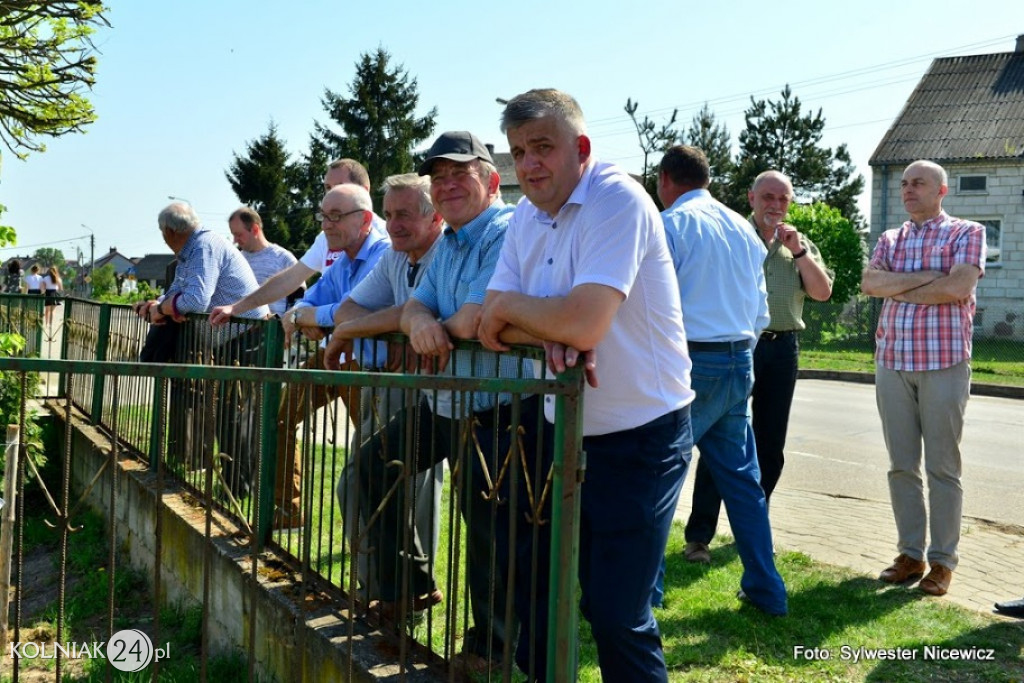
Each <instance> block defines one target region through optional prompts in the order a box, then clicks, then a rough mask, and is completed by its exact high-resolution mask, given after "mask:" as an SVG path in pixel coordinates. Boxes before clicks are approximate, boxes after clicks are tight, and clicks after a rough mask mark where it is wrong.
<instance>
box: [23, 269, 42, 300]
mask: <svg viewBox="0 0 1024 683" xmlns="http://www.w3.org/2000/svg"><path fill="white" fill-rule="evenodd" d="M25 287H26V289H27V291H28V293H29V294H42V293H43V276H42V275H40V274H39V266H36V265H33V266H32V267H31V268H29V271H28V275H26V276H25Z"/></svg>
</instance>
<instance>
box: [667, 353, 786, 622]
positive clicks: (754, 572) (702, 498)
mask: <svg viewBox="0 0 1024 683" xmlns="http://www.w3.org/2000/svg"><path fill="white" fill-rule="evenodd" d="M690 360H691V361H692V362H693V370H692V371H691V373H690V378H691V380H690V381H691V386H692V387H693V390H694V391H695V392H696V393H697V398H696V399H695V400H694V402H693V405H692V406H691V408H692V411H693V436H694V442H695V443H696V444H697V448H698V449H699V450H700V461H699V465H698V467H697V472H698V474H697V478H696V479H695V480H694V489H693V509H692V512H691V514H690V519H689V520H688V521H687V524H686V539H687V541H700V542H702V543H707V542H709V541H710V540H711V538H712V537H713V536H714V530H715V524H716V523H717V518H718V509H719V506H720V502H719V501H720V500H721V501H724V502H725V509H726V510H727V511H728V513H729V522H730V525H731V526H732V531H733V535H734V536H735V538H736V550H737V551H738V552H739V555H740V560H741V561H742V562H743V578H742V579H741V580H740V587H741V588H742V589H743V592H744V593H746V594H747V597H748V598H750V600H751V601H752V602H753V603H754V604H756V605H757V606H758V607H760V608H761V609H762V610H764V611H765V612H768V613H770V614H785V613H786V611H787V604H786V603H787V601H786V586H785V584H784V583H783V581H782V577H781V576H779V572H778V570H777V569H776V568H775V556H774V551H773V549H772V530H771V525H770V524H769V521H768V503H767V501H766V499H765V495H764V491H763V490H762V489H761V484H760V479H761V472H760V469H759V468H758V463H757V449H756V446H755V445H754V430H753V428H752V427H751V423H750V414H749V412H748V410H747V399H748V398H749V397H750V392H751V389H752V387H753V383H754V371H753V354H752V353H751V352H750V351H749V350H743V351H741V350H734V351H723V352H707V351H691V352H690ZM702 470H703V476H701V475H702ZM719 496H721V497H720V498H719ZM709 510H710V511H713V513H714V514H713V517H711V525H710V529H707V528H706V526H705V525H706V522H707V520H708V517H709V515H707V514H705V511H709Z"/></svg>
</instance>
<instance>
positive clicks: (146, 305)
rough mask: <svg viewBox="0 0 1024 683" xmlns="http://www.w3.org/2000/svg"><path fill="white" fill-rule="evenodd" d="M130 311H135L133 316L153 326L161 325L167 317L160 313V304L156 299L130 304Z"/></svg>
mask: <svg viewBox="0 0 1024 683" xmlns="http://www.w3.org/2000/svg"><path fill="white" fill-rule="evenodd" d="M132 310H133V311H135V315H137V316H139V317H140V318H142V319H143V320H145V321H146V322H149V323H152V324H154V325H163V324H164V323H166V322H167V318H168V317H169V316H166V315H164V314H163V313H161V312H160V302H159V301H157V300H156V299H150V300H149V301H136V302H135V303H134V304H132Z"/></svg>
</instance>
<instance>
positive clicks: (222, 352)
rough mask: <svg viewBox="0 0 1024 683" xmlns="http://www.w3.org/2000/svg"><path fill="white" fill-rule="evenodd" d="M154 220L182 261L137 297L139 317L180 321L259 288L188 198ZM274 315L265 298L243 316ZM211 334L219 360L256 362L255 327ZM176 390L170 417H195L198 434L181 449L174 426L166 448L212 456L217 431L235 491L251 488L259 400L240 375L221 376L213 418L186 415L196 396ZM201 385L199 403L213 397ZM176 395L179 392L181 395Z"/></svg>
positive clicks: (195, 459) (198, 458) (188, 455)
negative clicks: (152, 292) (161, 284)
mask: <svg viewBox="0 0 1024 683" xmlns="http://www.w3.org/2000/svg"><path fill="white" fill-rule="evenodd" d="M157 224H158V225H159V227H160V232H161V233H162V235H163V238H164V242H166V243H167V246H168V247H170V248H171V251H173V252H174V254H175V256H176V257H177V261H178V265H177V269H176V271H175V275H174V281H173V282H172V283H171V285H170V286H169V287H168V288H167V291H166V292H165V293H164V295H163V296H161V297H160V298H158V299H153V300H151V301H140V302H139V303H137V304H135V306H134V309H135V312H136V314H138V315H139V316H140V317H142V318H144V319H146V320H149V321H150V322H151V323H153V324H154V325H165V324H168V323H169V322H170V321H174V322H182V321H184V320H185V316H186V315H187V314H189V313H208V312H209V311H210V310H211V309H212V308H213V307H214V306H220V305H222V304H225V303H228V302H231V301H235V300H236V299H240V298H242V297H244V296H246V295H248V294H250V293H252V292H254V291H256V288H257V287H258V285H257V283H256V276H255V275H253V272H252V268H250V267H249V264H248V263H246V261H245V259H244V258H243V257H242V255H241V254H240V253H239V252H238V250H237V249H235V248H234V247H233V246H232V245H231V243H230V242H228V241H227V240H226V239H224V238H223V237H221V236H220V235H217V234H215V233H213V232H211V231H209V230H206V229H205V228H203V227H202V226H201V225H200V222H199V216H197V215H196V213H195V211H194V210H193V209H192V207H191V206H189V205H188V204H186V203H183V202H175V203H173V204H170V205H168V206H167V207H166V208H165V209H164V210H163V211H161V212H160V215H159V216H158V217H157ZM269 315H270V311H269V310H268V309H267V307H266V306H257V307H256V308H253V309H252V310H249V311H246V312H245V313H244V314H243V315H242V317H244V318H251V319H261V318H266V317H267V316H269ZM211 341H213V343H214V346H213V348H211V349H209V351H211V352H212V353H213V356H214V358H215V359H216V361H217V362H218V363H220V364H230V363H235V362H237V363H238V364H239V365H252V364H254V363H255V361H256V353H257V351H258V348H259V337H258V334H257V335H251V334H249V333H244V334H243V330H242V329H241V325H231V326H229V327H228V328H226V331H222V332H220V333H218V334H215V335H214V336H213V337H212V338H211ZM179 360H180V359H179ZM177 390H180V386H179V387H177V389H176V388H175V387H174V386H173V385H172V392H171V395H172V399H174V400H172V407H171V409H172V410H173V411H175V412H174V413H172V415H171V417H170V423H171V425H177V424H179V422H178V421H179V420H182V421H187V420H192V421H193V422H194V424H193V425H192V429H191V433H193V434H195V435H197V438H196V440H195V441H193V442H192V443H191V444H188V445H185V446H184V452H180V451H179V449H180V448H182V443H183V442H182V440H181V435H180V434H178V433H174V434H172V435H171V438H170V441H169V445H168V455H169V456H170V457H180V458H183V459H191V460H192V464H193V465H194V466H198V467H202V466H205V464H206V463H207V462H208V455H207V453H208V449H210V448H212V447H213V437H214V432H216V438H217V449H218V451H219V452H221V453H226V454H227V455H228V456H229V457H230V459H229V460H227V461H225V462H224V464H223V474H224V478H225V480H226V481H227V484H228V487H229V488H230V489H231V491H232V492H233V493H235V494H236V495H238V494H244V493H246V492H247V491H249V488H250V485H251V482H252V474H253V468H254V458H255V454H256V453H257V452H258V451H257V449H256V446H255V439H256V434H255V431H254V430H252V429H250V426H251V425H253V424H255V419H254V418H255V414H254V410H255V405H254V403H253V402H252V400H251V397H250V396H249V395H247V394H246V393H245V392H241V391H240V387H239V384H238V383H223V384H220V385H219V386H218V387H217V391H219V392H221V397H220V400H219V402H218V405H219V406H220V408H219V409H218V411H217V415H216V420H215V422H216V424H215V425H214V424H211V423H210V422H209V421H207V420H205V415H206V412H207V411H205V410H202V409H199V410H194V411H193V413H192V416H191V417H190V416H188V415H187V414H186V413H185V412H184V411H185V410H186V408H185V407H184V403H187V402H192V400H188V401H187V400H186V399H185V397H184V396H183V395H178V394H177ZM196 391H197V392H198V396H197V397H193V399H194V402H195V403H196V404H199V405H202V404H203V403H205V401H206V400H209V399H211V398H212V397H211V396H209V395H208V394H207V392H206V391H205V389H204V388H199V389H196ZM179 398H180V399H181V400H177V399H179ZM199 423H201V424H199ZM185 431H188V430H185ZM196 450H198V451H200V452H198V453H197V452H195V451H196ZM190 451H191V452H190Z"/></svg>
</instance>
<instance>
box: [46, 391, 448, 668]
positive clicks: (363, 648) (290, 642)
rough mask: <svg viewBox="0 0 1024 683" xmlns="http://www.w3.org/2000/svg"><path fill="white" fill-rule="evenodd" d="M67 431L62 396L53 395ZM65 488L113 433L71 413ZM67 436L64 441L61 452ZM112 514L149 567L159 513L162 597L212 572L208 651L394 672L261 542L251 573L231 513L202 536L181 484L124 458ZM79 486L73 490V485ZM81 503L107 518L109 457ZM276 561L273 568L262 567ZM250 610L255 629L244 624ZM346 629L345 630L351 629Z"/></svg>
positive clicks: (95, 465) (389, 655) (138, 561)
mask: <svg viewBox="0 0 1024 683" xmlns="http://www.w3.org/2000/svg"><path fill="white" fill-rule="evenodd" d="M50 408H51V409H52V410H53V411H54V414H55V416H56V418H57V422H58V424H59V425H61V426H60V428H59V429H58V432H59V433H60V435H61V439H63V438H64V434H65V428H64V426H63V425H64V416H63V411H62V406H56V405H53V404H51V405H50ZM71 434H72V440H73V444H72V451H71V452H72V489H73V490H74V491H79V492H80V491H83V490H85V488H86V487H87V486H88V485H89V483H90V482H91V481H92V480H93V477H94V476H96V473H97V472H98V471H99V470H100V468H101V467H103V464H104V462H105V461H106V460H107V459H108V458H109V454H110V443H109V441H108V440H107V439H106V437H105V436H104V435H103V434H101V433H100V432H98V431H97V430H95V429H94V428H92V427H90V426H88V425H87V424H84V423H82V421H81V420H79V419H77V418H76V417H74V416H73V417H72V431H71ZM63 448H64V444H63V443H62V444H61V450H60V451H59V452H63ZM115 486H116V488H115V493H114V500H115V503H114V506H113V510H114V514H115V517H116V520H117V521H116V528H117V538H118V541H119V543H120V544H121V546H122V547H123V548H124V550H125V551H126V552H125V555H127V557H128V558H129V561H130V562H131V564H132V565H133V566H135V567H136V568H137V569H139V570H141V571H143V572H145V573H146V574H147V575H148V576H149V581H150V585H152V584H153V570H154V566H155V564H156V561H157V544H156V535H155V530H156V521H157V515H158V514H159V515H162V530H161V540H162V544H161V546H162V547H161V548H160V554H159V559H160V567H161V579H160V580H161V596H160V599H161V600H162V601H164V602H165V603H169V604H175V603H178V602H183V601H184V602H186V603H193V604H195V603H201V602H202V598H203V575H204V564H205V563H206V559H207V554H208V561H209V567H210V573H209V595H210V604H209V610H208V612H209V615H210V616H209V623H208V628H209V632H210V643H211V649H212V650H213V651H214V652H230V651H239V652H241V653H242V655H243V657H246V658H247V657H248V653H249V652H250V651H252V652H254V653H255V658H256V668H257V674H258V676H259V678H260V680H264V681H266V680H275V679H276V680H279V681H325V682H326V681H331V682H336V681H380V680H384V679H388V678H390V677H394V678H396V679H397V677H398V673H399V668H398V666H397V665H396V663H395V661H394V653H395V652H396V651H397V650H396V649H395V647H394V645H393V643H392V645H390V646H389V645H387V644H385V643H384V639H383V637H381V636H380V633H379V632H376V631H373V632H371V631H370V630H369V629H368V628H367V627H366V625H365V624H364V623H363V622H362V621H361V620H358V619H356V620H349V619H347V618H346V616H345V613H344V612H343V608H344V605H341V604H340V603H339V602H336V601H334V600H332V599H331V598H330V596H328V595H327V594H326V593H324V592H321V591H317V590H315V589H311V588H307V590H306V592H305V593H303V592H302V591H301V590H300V584H299V583H298V582H297V581H296V578H297V576H296V575H295V573H294V572H292V571H291V570H289V569H288V567H287V565H286V564H284V562H283V561H282V560H281V559H280V558H275V557H274V556H273V555H272V554H271V553H270V552H268V551H265V552H264V553H263V554H262V555H261V556H260V557H259V565H258V572H257V578H256V579H255V583H254V580H253V572H252V562H251V553H250V551H249V548H248V546H247V543H248V537H247V536H246V535H244V534H243V533H241V530H240V529H238V528H237V527H235V526H234V525H233V524H231V522H230V521H228V520H226V519H224V518H223V517H221V516H219V515H216V514H215V515H214V518H213V523H212V531H211V534H210V539H209V540H207V539H206V536H205V533H204V532H205V525H206V509H205V508H204V507H200V506H198V505H197V504H196V503H195V502H194V500H193V499H192V498H191V497H190V496H187V495H183V494H182V492H180V491H178V490H174V489H165V490H163V491H162V492H161V491H159V490H158V488H157V479H156V475H155V474H154V473H151V472H150V471H149V470H148V469H147V468H146V467H145V466H144V465H143V464H141V463H138V462H136V461H134V460H132V459H130V458H125V459H122V461H121V462H120V463H119V465H118V467H117V470H116V478H115ZM76 495H77V494H76ZM87 500H88V503H89V505H90V507H92V508H94V509H95V510H96V512H97V513H99V514H100V515H102V516H104V517H105V518H107V519H108V520H109V516H108V513H109V511H110V509H111V505H110V500H111V471H110V468H109V467H107V468H106V469H105V470H104V471H103V473H102V475H101V476H100V478H99V480H98V481H97V482H96V484H95V485H94V486H93V488H92V490H91V491H90V493H89V494H88V499H87ZM270 567H273V571H268V569H269V568H270ZM253 610H255V611H256V620H255V631H253V630H252V628H251V619H250V617H251V615H252V611H253ZM350 633H351V635H352V637H350ZM409 666H410V667H413V670H412V671H408V672H407V673H406V678H405V679H406V680H408V681H413V682H417V681H436V680H440V677H439V676H437V675H436V673H435V672H433V671H432V670H428V669H427V668H426V667H425V665H423V664H422V663H416V664H409Z"/></svg>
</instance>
